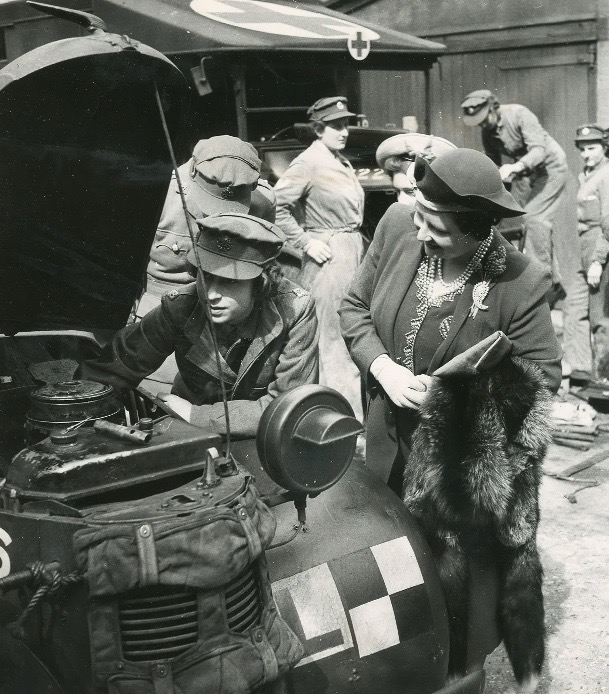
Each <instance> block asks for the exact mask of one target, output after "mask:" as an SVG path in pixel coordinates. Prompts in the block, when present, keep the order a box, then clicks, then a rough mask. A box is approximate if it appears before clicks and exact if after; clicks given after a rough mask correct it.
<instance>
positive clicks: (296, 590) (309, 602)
mask: <svg viewBox="0 0 609 694" xmlns="http://www.w3.org/2000/svg"><path fill="white" fill-rule="evenodd" d="M272 588H273V591H280V590H289V592H290V594H291V596H292V600H293V601H294V607H295V608H296V611H297V612H298V617H299V618H300V623H301V624H302V629H303V631H304V634H305V636H306V638H307V639H313V638H315V637H317V636H324V635H325V634H328V633H330V632H331V631H335V630H337V629H340V631H341V633H342V637H343V643H342V644H341V645H340V646H334V647H332V648H328V649H326V650H325V651H321V652H320V653H314V654H313V655H310V656H307V657H305V658H303V659H302V660H301V661H300V662H299V663H298V666H300V665H306V664H307V663H310V662H311V661H313V660H320V659H321V658H327V657H328V656H330V655H332V654H333V653H338V652H339V651H345V650H348V649H349V648H352V646H353V639H352V637H351V630H350V629H349V622H348V620H347V614H346V612H345V608H344V607H343V603H342V601H341V599H340V595H339V594H338V588H337V587H336V583H335V582H334V578H333V577H332V574H331V573H330V568H329V567H328V565H327V564H320V565H319V566H314V567H313V568H312V569H308V570H307V571H303V572H302V573H298V574H295V575H294V576H288V577H287V578H283V579H281V580H279V581H275V583H273V585H272ZM298 666H297V667H298Z"/></svg>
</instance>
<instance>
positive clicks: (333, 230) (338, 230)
mask: <svg viewBox="0 0 609 694" xmlns="http://www.w3.org/2000/svg"><path fill="white" fill-rule="evenodd" d="M305 231H310V232H313V233H314V234H329V235H330V236H334V234H351V233H353V232H355V231H359V224H351V225H348V226H344V227H326V228H322V227H308V228H306V229H305Z"/></svg>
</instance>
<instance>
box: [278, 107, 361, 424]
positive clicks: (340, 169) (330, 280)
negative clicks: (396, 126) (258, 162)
mask: <svg viewBox="0 0 609 694" xmlns="http://www.w3.org/2000/svg"><path fill="white" fill-rule="evenodd" d="M308 115H309V118H310V122H311V127H312V128H313V130H314V132H315V134H316V138H317V139H316V140H315V142H313V144H312V145H311V146H310V147H309V148H308V149H306V150H305V151H304V152H302V153H301V154H300V155H299V156H297V157H296V159H294V161H293V162H292V163H291V164H290V166H289V167H288V169H287V171H286V172H285V173H284V175H283V176H281V178H280V179H279V181H278V182H277V185H276V186H275V194H276V196H277V225H278V226H279V227H281V229H282V230H283V231H284V233H285V234H286V236H287V237H288V241H289V242H290V243H291V244H292V245H293V246H294V247H296V248H297V249H300V250H302V251H303V263H302V270H301V272H300V274H299V276H298V280H297V281H298V282H299V284H301V285H302V286H303V287H304V288H305V289H307V290H309V291H310V292H311V293H312V295H313V297H314V299H315V305H316V310H317V317H318V319H319V326H320V337H319V354H320V383H322V384H324V385H327V386H331V387H333V388H336V389H337V390H339V391H340V392H341V393H342V394H343V395H344V396H345V397H346V398H347V399H348V400H349V402H350V403H351V406H352V407H353V410H354V412H355V414H356V416H357V417H358V418H359V419H362V416H363V415H362V402H361V401H362V397H361V386H360V380H359V374H358V370H357V368H356V366H355V365H354V364H353V362H352V361H351V359H350V358H349V354H348V352H347V350H346V347H345V344H344V342H343V339H342V337H341V335H340V325H339V319H338V314H337V310H338V306H339V303H340V301H341V299H342V298H343V296H344V294H345V291H346V288H347V286H348V285H349V282H350V281H351V279H352V278H353V275H354V273H355V270H356V269H357V267H358V265H359V263H360V262H361V259H362V257H363V254H364V242H363V237H362V235H361V233H360V231H359V229H360V227H361V224H362V220H363V214H364V191H363V189H362V187H361V185H360V183H359V181H358V180H357V176H356V174H355V171H354V170H353V167H352V166H351V164H350V163H349V162H348V161H347V159H346V158H345V157H344V156H343V155H342V154H341V151H342V150H343V149H344V148H345V145H346V143H347V138H348V136H349V132H348V130H347V124H348V121H349V118H350V117H351V116H353V115H354V114H353V113H351V112H350V111H349V110H348V109H347V101H346V99H345V98H344V97H342V96H333V97H328V98H324V99H319V100H318V101H316V102H315V103H314V104H313V106H311V108H310V109H309V110H308Z"/></svg>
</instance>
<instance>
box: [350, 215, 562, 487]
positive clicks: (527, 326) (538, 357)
mask: <svg viewBox="0 0 609 694" xmlns="http://www.w3.org/2000/svg"><path fill="white" fill-rule="evenodd" d="M499 244H502V245H504V246H505V248H506V254H507V255H506V269H505V271H504V272H503V273H502V274H501V275H500V276H499V277H498V278H497V280H496V282H495V283H494V284H493V285H492V286H491V289H490V291H489V293H488V296H487V297H486V299H485V300H484V303H485V304H486V305H487V306H488V307H489V308H488V310H485V311H479V312H478V314H477V315H476V317H475V318H471V317H470V316H469V310H470V307H471V305H472V292H473V288H474V285H475V283H476V282H477V281H479V279H480V277H479V275H477V274H474V275H473V276H472V278H471V279H470V281H469V282H468V283H467V284H466V286H465V289H464V291H463V293H462V294H461V295H460V296H458V297H457V298H456V299H455V312H454V317H453V320H452V323H451V326H450V330H449V332H448V336H447V337H446V339H445V340H444V341H443V343H442V344H441V345H440V347H439V348H438V350H437V351H436V353H435V354H434V356H433V359H432V361H431V364H430V368H429V371H428V372H429V373H430V374H431V373H433V371H434V370H435V369H437V368H438V367H439V366H441V365H442V364H444V363H446V362H447V361H449V360H450V359H452V358H453V357H454V356H455V355H457V354H460V353H462V352H464V351H465V350H466V349H468V348H469V347H471V346H472V345H474V344H476V343H477V342H479V341H480V340H482V339H484V338H485V337H488V336H489V335H491V334H492V333H493V332H495V331H497V330H501V331H503V332H504V333H505V334H506V335H507V336H508V337H509V338H510V340H511V341H512V342H513V349H512V354H513V356H518V357H523V358H525V359H529V360H531V361H533V362H534V363H535V364H536V365H537V366H538V367H539V368H540V369H541V371H542V373H543V374H544V376H545V378H546V380H547V384H548V387H549V388H550V390H552V391H554V392H556V390H558V387H559V385H560V380H561V368H560V349H559V347H558V343H557V341H556V336H555V335H554V330H553V328H552V321H551V318H550V308H549V306H548V303H547V301H546V299H545V292H546V290H547V287H548V283H549V279H548V277H547V275H546V273H545V271H544V270H543V269H542V267H541V266H540V265H538V264H537V263H535V262H533V261H531V260H529V259H527V258H526V257H525V256H524V255H522V254H521V253H519V252H518V251H517V250H516V249H515V248H514V247H513V246H512V245H510V244H509V243H508V242H507V241H505V240H504V239H503V238H502V237H501V236H500V235H499V234H497V233H496V234H495V238H494V241H493V245H492V246H491V250H492V249H493V248H496V247H497V246H498V245H499ZM422 254H423V247H422V244H421V242H419V241H418V240H417V238H416V229H415V227H414V224H413V222H412V217H411V214H410V213H409V212H408V210H406V209H405V208H404V206H403V205H400V204H399V203H396V204H394V205H392V206H391V207H390V208H389V209H388V210H387V212H386V213H385V215H384V216H383V218H382V219H381V221H380V222H379V225H378V227H377V229H376V231H375V235H374V239H373V241H372V244H371V246H370V248H369V250H368V253H367V254H366V257H365V258H364V262H363V263H362V265H361V266H360V268H359V270H358V272H357V275H356V276H355V279H354V281H353V283H352V284H351V287H350V288H349V291H348V292H347V296H346V297H345V299H344V300H343V303H342V305H341V308H340V314H341V325H342V331H343V337H344V338H345V341H346V343H347V346H348V348H349V351H350V353H351V357H352V359H353V361H354V362H355V363H356V364H357V366H358V368H359V369H360V371H361V373H362V375H363V377H364V378H365V379H367V384H368V393H369V398H370V400H369V406H368V437H367V444H366V462H367V464H368V465H370V466H371V467H372V468H373V469H375V470H376V471H377V472H379V474H381V476H382V477H383V478H385V479H387V477H388V474H389V470H390V468H391V464H392V462H393V460H394V458H395V454H396V451H397V442H396V436H395V424H394V422H393V414H392V410H391V407H389V406H388V405H387V403H386V396H385V393H384V391H383V390H382V389H381V388H380V386H379V385H378V384H377V383H376V381H375V380H374V379H373V378H372V377H371V376H370V375H369V369H370V364H372V362H373V361H374V360H375V359H376V357H378V356H379V355H381V354H385V353H386V354H389V356H390V357H391V358H392V359H395V357H396V346H395V344H394V324H395V319H396V316H397V313H398V310H399V308H400V305H401V303H402V300H403V299H404V296H405V294H406V291H407V290H408V287H409V286H410V284H411V282H412V281H413V280H414V278H415V275H416V271H417V268H418V266H419V263H420V261H421V258H422Z"/></svg>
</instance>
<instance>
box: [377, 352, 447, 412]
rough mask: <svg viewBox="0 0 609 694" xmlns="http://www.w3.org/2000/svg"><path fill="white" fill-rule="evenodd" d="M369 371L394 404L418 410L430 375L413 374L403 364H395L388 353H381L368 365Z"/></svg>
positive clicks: (424, 397)
mask: <svg viewBox="0 0 609 694" xmlns="http://www.w3.org/2000/svg"><path fill="white" fill-rule="evenodd" d="M370 373H371V374H372V375H373V376H374V378H376V380H377V381H378V382H379V383H380V385H381V387H382V388H383V390H384V391H385V393H387V395H388V396H389V398H390V399H391V401H392V402H393V404H394V405H397V406H398V407H407V408H410V409H411V410H418V409H419V407H420V406H421V404H422V403H423V402H424V400H425V399H426V398H427V396H428V388H429V386H431V384H432V382H433V379H432V377H431V376H415V375H414V374H413V373H412V371H410V370H409V369H407V368H406V367H405V366H400V364H396V362H394V361H393V359H391V358H390V357H389V355H388V354H381V355H380V356H379V357H377V358H376V359H375V360H374V361H373V362H372V364H371V365H370Z"/></svg>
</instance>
